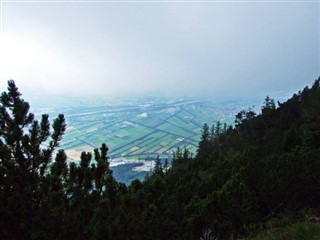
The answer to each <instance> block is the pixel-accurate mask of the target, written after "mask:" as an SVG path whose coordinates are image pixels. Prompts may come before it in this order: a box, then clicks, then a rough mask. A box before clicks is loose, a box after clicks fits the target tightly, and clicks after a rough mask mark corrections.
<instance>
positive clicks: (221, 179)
mask: <svg viewBox="0 0 320 240" xmlns="http://www.w3.org/2000/svg"><path fill="white" fill-rule="evenodd" d="M319 84H320V79H318V80H316V81H315V83H314V84H313V86H312V87H311V88H308V87H307V88H305V89H304V90H303V91H302V92H299V93H298V94H295V95H294V96H293V97H292V98H291V99H289V100H288V101H287V102H285V103H278V105H279V106H278V107H276V106H275V102H274V100H273V99H271V98H269V97H266V99H265V102H264V105H263V107H262V112H261V114H259V115H256V114H255V113H254V112H253V111H252V109H251V108H249V110H248V111H241V112H240V113H239V114H237V115H236V120H235V127H232V126H230V127H228V126H226V125H222V124H221V123H220V122H217V123H216V124H215V125H213V126H212V127H211V128H210V127H209V126H208V125H207V124H205V125H204V126H203V130H202V136H201V140H200V142H199V148H198V152H197V155H196V156H195V157H193V156H192V154H191V153H190V152H189V150H188V148H187V147H184V149H180V148H178V149H177V151H175V152H174V156H173V161H172V167H171V168H170V167H169V166H168V162H167V161H166V162H165V163H164V164H162V163H161V161H160V159H159V157H158V158H157V160H156V164H155V168H154V170H153V174H152V175H151V176H149V177H148V178H147V179H146V180H145V181H144V182H141V181H139V180H134V181H133V182H132V183H131V185H130V186H128V187H127V186H126V185H124V184H122V183H118V182H117V181H116V180H115V179H114V177H113V176H112V171H111V170H110V168H109V162H108V147H107V145H106V144H102V146H101V148H100V149H95V150H94V154H93V156H94V160H95V161H94V162H92V163H91V160H92V154H91V153H86V152H83V153H82V154H81V160H80V162H79V164H78V165H77V164H75V163H71V164H69V165H67V162H66V160H67V156H66V154H65V152H64V151H63V150H57V147H59V142H60V141H61V138H62V135H63V133H64V131H65V128H66V125H65V121H64V117H63V115H59V116H58V118H57V119H56V120H54V122H53V125H52V132H51V130H50V124H49V120H48V115H43V116H42V119H41V121H37V120H34V116H33V114H30V113H28V111H29V105H28V103H26V102H25V101H24V100H22V99H21V98H20V93H19V92H18V89H17V88H16V86H15V85H14V82H13V81H9V87H8V93H3V94H2V96H1V99H0V102H1V105H0V158H1V162H0V180H1V181H0V213H1V215H0V238H1V239H200V237H201V239H235V238H237V237H239V236H243V235H246V234H248V231H250V230H252V229H255V228H256V226H258V225H259V223H262V222H265V221H266V220H268V219H270V218H272V217H273V216H275V215H276V214H278V213H281V212H290V211H291V212H295V211H297V210H299V209H302V208H314V209H319V204H320V202H319V199H320V117H319V116H320V86H319ZM54 153H55V159H54V161H52V158H53V157H54V156H53V155H54Z"/></svg>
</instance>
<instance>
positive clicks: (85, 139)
mask: <svg viewBox="0 0 320 240" xmlns="http://www.w3.org/2000/svg"><path fill="white" fill-rule="evenodd" d="M62 102H63V101H62ZM73 103H76V101H74V102H73ZM100 104H101V105H100V106H95V105H93V104H88V105H86V104H85V103H81V104H73V105H71V106H66V105H65V104H63V106H41V105H39V104H38V105H36V107H35V108H34V111H35V113H36V116H37V115H38V116H39V115H40V114H41V113H43V112H45V110H48V109H49V110H50V111H49V114H50V118H54V117H55V116H56V115H57V114H58V113H60V112H61V113H63V114H64V115H65V118H66V122H67V130H66V133H65V135H64V138H63V140H62V144H61V147H62V148H63V149H65V151H66V153H67V155H68V158H69V161H79V158H80V154H81V152H82V151H91V152H92V151H93V149H94V148H98V147H100V146H101V144H102V143H106V144H107V145H108V147H109V156H110V162H111V167H113V169H114V172H115V175H117V177H118V178H119V176H121V173H123V174H122V175H123V179H124V182H127V183H129V182H130V180H133V179H135V178H140V179H142V178H143V177H144V176H145V174H146V173H147V172H148V171H150V168H151V167H150V166H152V164H149V165H148V166H149V169H148V167H142V168H141V167H139V168H137V166H140V165H141V164H142V163H141V162H139V161H142V162H143V164H145V162H144V161H150V162H152V161H154V159H155V158H156V157H157V156H159V157H160V159H161V160H162V161H165V159H168V161H169V162H170V161H171V159H172V154H173V151H175V150H176V149H177V148H178V147H180V148H183V147H187V148H188V149H189V150H190V151H191V152H192V153H193V154H195V153H196V149H197V146H198V141H199V140H200V136H201V129H202V126H203V124H204V123H208V124H209V125H212V124H214V123H216V122H217V121H221V122H226V123H227V124H233V122H234V116H235V114H236V113H237V112H239V111H240V110H242V109H247V106H251V105H250V104H249V103H248V102H243V101H228V102H213V101H207V100H199V99H164V98H155V97H142V98H141V97H140V98H135V99H127V100H125V99H121V100H120V101H119V99H118V100H117V101H114V102H105V103H103V102H100ZM119 159H120V160H121V159H122V160H123V161H122V164H119ZM113 161H114V162H116V163H117V164H113ZM137 161H138V162H137ZM120 162H121V161H120ZM143 164H142V165H143ZM123 165H126V166H123ZM128 176H129V177H128ZM130 176H131V177H130ZM120 180H121V177H120Z"/></svg>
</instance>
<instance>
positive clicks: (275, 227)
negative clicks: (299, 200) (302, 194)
mask: <svg viewBox="0 0 320 240" xmlns="http://www.w3.org/2000/svg"><path fill="white" fill-rule="evenodd" d="M316 216H319V209H311V210H310V209H303V210H300V211H299V212H284V213H282V214H280V215H277V216H275V217H274V218H272V219H270V220H268V221H266V222H264V223H259V224H256V225H255V227H254V228H256V229H255V230H254V231H253V234H252V235H251V236H250V237H247V238H241V240H320V219H319V217H316ZM259 229H260V230H259ZM239 240H240V239H239Z"/></svg>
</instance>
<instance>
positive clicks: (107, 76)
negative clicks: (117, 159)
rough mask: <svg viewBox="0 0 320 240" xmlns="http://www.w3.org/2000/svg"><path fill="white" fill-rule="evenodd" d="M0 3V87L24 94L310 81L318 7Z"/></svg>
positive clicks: (205, 91) (284, 87)
mask: <svg viewBox="0 0 320 240" xmlns="http://www.w3.org/2000/svg"><path fill="white" fill-rule="evenodd" d="M0 1H1V34H0V82H1V84H2V88H4V87H5V85H6V81H7V80H9V79H14V80H15V82H16V84H17V85H18V87H19V89H20V90H21V92H22V93H26V94H31V95H32V94H46V95H61V96H67V95H68V96H90V97H91V96H97V97H114V96H122V95H139V94H146V93H147V94H157V95H161V94H166V95H170V94H171V95H185V96H188V95H190V96H206V97H215V98H217V97H218V98H219V97H225V98H226V97H227V98H228V97H233V96H237V97H247V96H266V95H271V96H273V95H275V94H279V93H280V94H281V93H284V94H286V93H288V92H289V93H290V92H292V93H293V92H294V91H297V90H299V89H301V88H303V87H304V86H306V85H310V84H312V82H313V81H314V80H315V79H316V78H317V77H318V76H319V75H320V71H319V70H320V63H319V62H320V60H319V56H320V50H319V45H320V39H319V32H320V3H319V2H318V1H309V2H306V1H301V2H299V1H289V2H288V1H286V2H283V1H282V2H280V1H260V2H258V1H227V2H223V1H201V2H199V1H198V2H197V1H180V2H179V1H163V2H161V1H132V2H130V1H121V0H120V1H100V2H99V1H87V2H80V1H73V2H68V1H63V0H62V1H61V0H60V1H51V2H50V1H44V0H38V1H27V0H20V1H14V0H0Z"/></svg>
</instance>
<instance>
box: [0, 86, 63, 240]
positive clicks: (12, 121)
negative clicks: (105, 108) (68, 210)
mask: <svg viewBox="0 0 320 240" xmlns="http://www.w3.org/2000/svg"><path fill="white" fill-rule="evenodd" d="M29 108H30V106H29V104H28V103H27V102H25V101H24V100H23V99H22V98H21V94H20V92H19V91H18V88H17V87H16V85H15V83H14V81H13V80H11V81H8V92H3V93H2V95H1V97H0V153H1V154H0V159H1V161H0V169H1V170H0V171H1V176H2V179H1V183H0V189H1V192H0V194H1V196H0V205H1V213H2V216H1V222H0V226H1V229H0V238H1V239H12V238H14V239H28V238H30V235H31V229H32V224H33V217H34V216H33V213H34V212H35V209H37V208H38V206H39V205H40V204H41V201H42V199H43V198H40V197H39V196H42V195H43V194H44V193H43V192H42V190H41V189H40V186H41V184H42V182H43V181H44V178H45V174H47V173H48V165H49V163H50V162H51V160H52V155H53V152H54V151H55V149H56V148H57V147H58V146H59V143H60V141H61V139H62V135H63V133H64V131H65V128H66V124H65V120H64V116H63V115H59V116H58V118H57V119H55V120H54V123H53V132H52V134H51V135H50V124H49V119H48V115H42V118H41V121H40V124H39V122H38V120H35V119H34V115H33V114H32V113H29ZM49 136H51V140H50V141H49V143H48V144H45V142H46V141H47V139H48V137H49ZM45 145H47V146H46V147H43V146H45Z"/></svg>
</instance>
